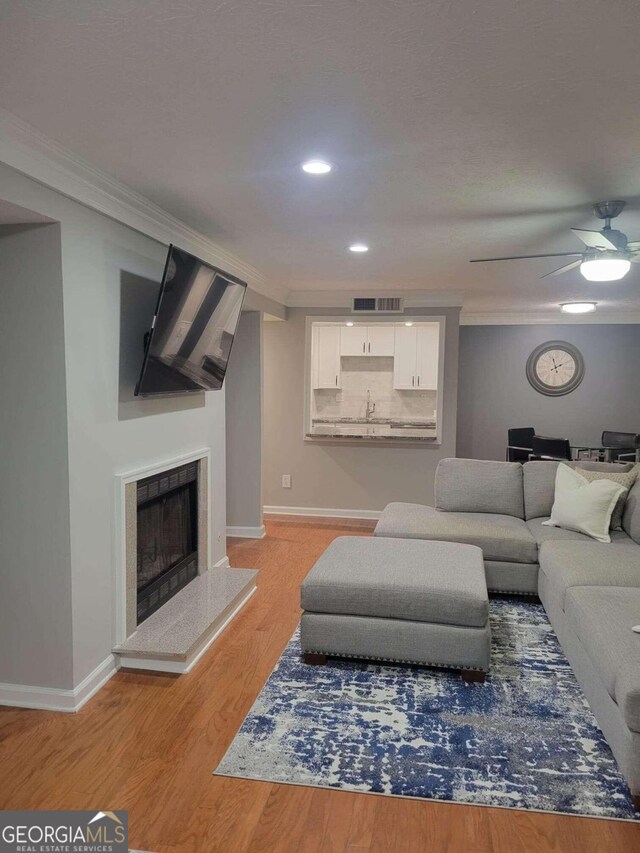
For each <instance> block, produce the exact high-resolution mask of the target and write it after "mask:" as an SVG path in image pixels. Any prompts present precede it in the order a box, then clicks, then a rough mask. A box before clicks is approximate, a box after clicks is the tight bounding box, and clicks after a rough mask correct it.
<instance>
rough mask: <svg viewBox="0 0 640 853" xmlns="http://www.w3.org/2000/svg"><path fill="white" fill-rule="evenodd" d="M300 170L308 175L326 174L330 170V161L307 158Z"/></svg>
mask: <svg viewBox="0 0 640 853" xmlns="http://www.w3.org/2000/svg"><path fill="white" fill-rule="evenodd" d="M302 171H303V172H306V173H307V174H308V175H326V174H327V172H330V171H331V163H327V162H325V161H324V160H307V162H306V163H303V164H302Z"/></svg>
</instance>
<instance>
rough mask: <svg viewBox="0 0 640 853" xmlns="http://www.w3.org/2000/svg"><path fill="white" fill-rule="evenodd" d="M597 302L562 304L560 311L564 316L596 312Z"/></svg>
mask: <svg viewBox="0 0 640 853" xmlns="http://www.w3.org/2000/svg"><path fill="white" fill-rule="evenodd" d="M597 304H598V303H597V302H563V303H562V305H561V306H560V310H561V311H564V313H565V314H589V313H590V312H591V311H595V310H596V305H597Z"/></svg>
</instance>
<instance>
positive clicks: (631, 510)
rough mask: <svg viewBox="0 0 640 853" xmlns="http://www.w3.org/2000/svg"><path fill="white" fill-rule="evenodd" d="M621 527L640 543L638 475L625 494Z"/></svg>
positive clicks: (639, 481)
mask: <svg viewBox="0 0 640 853" xmlns="http://www.w3.org/2000/svg"><path fill="white" fill-rule="evenodd" d="M622 529H623V530H624V532H625V533H626V534H627V535H628V536H630V537H631V538H632V539H633V541H634V542H637V543H638V544H639V545H640V477H639V478H638V479H636V482H635V485H634V486H633V488H632V489H631V491H630V492H629V494H628V496H627V503H626V504H625V507H624V513H623V514H622Z"/></svg>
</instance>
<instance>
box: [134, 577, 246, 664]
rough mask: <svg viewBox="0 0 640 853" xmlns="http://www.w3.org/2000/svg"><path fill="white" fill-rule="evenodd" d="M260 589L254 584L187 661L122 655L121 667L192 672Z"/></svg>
mask: <svg viewBox="0 0 640 853" xmlns="http://www.w3.org/2000/svg"><path fill="white" fill-rule="evenodd" d="M257 588H258V587H257V586H256V585H255V584H254V586H252V587H251V589H250V590H249V592H248V593H247V594H246V595H245V596H244V597H243V599H242V600H241V601H240V602H239V603H238V605H237V606H236V607H234V609H233V610H232V612H231V613H230V614H229V615H228V616H227V618H226V619H225V620H224V622H222V623H221V624H220V625H218V627H217V628H216V629H215V631H214V632H213V634H211V635H210V636H208V637H205V638H204V639H203V641H202V645H201V647H200V648H198V649H196V650H195V651H194V652H193V656H192V657H191V658H190V659H189V660H186V661H177V660H167V659H166V658H165V659H163V658H141V657H127V655H120V666H122V667H126V668H128V669H144V670H147V671H149V672H170V673H174V674H175V675H184V674H185V673H187V672H191V670H192V669H193V667H194V666H195V665H196V664H197V663H198V661H199V660H200V658H201V657H202V655H203V654H204V653H205V652H206V651H207V650H208V649H209V647H210V646H211V645H212V644H213V643H214V642H215V640H217V638H218V637H219V636H220V634H221V633H222V632H223V631H224V629H225V628H226V627H227V625H228V624H229V623H230V622H231V621H232V620H233V619H234V618H235V616H237V614H238V613H239V612H240V610H242V608H243V607H244V606H245V604H246V603H247V601H249V599H250V598H251V596H252V595H253V594H254V592H255V591H256V589H257Z"/></svg>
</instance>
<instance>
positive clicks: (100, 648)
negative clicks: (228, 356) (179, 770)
mask: <svg viewBox="0 0 640 853" xmlns="http://www.w3.org/2000/svg"><path fill="white" fill-rule="evenodd" d="M0 186H1V187H2V197H3V198H5V199H6V200H8V201H10V202H11V203H13V204H18V205H20V206H21V207H25V208H27V209H29V210H35V211H38V212H39V213H41V214H43V215H45V216H48V217H50V218H51V219H54V220H56V221H59V222H60V223H61V234H62V289H63V306H64V358H65V364H66V391H67V421H68V454H69V510H70V546H71V586H72V588H71V593H70V595H69V597H68V599H67V600H66V602H65V607H64V608H61V610H60V612H59V613H58V615H57V618H58V619H59V620H60V621H61V622H64V623H65V626H66V630H70V625H69V622H68V621H67V614H68V608H69V607H71V608H72V625H73V686H75V685H77V684H79V683H80V682H81V681H82V680H83V679H84V678H85V677H86V676H87V675H88V674H90V673H91V672H92V671H93V670H94V669H95V668H96V667H97V666H99V665H100V664H102V663H103V662H104V661H105V660H106V659H107V658H109V657H110V653H111V648H112V646H113V643H114V627H115V615H114V610H115V589H114V585H115V566H116V555H117V549H118V548H119V544H120V543H119V541H118V539H117V530H116V484H117V482H118V481H117V479H116V475H119V474H123V473H126V472H128V471H131V470H137V469H139V468H141V467H144V466H151V465H154V464H156V463H158V462H162V461H167V460H170V459H173V458H175V457H178V456H180V455H184V454H186V453H190V452H193V451H197V450H200V449H201V448H205V447H210V448H211V472H210V477H211V480H210V485H211V492H210V494H211V525H210V530H209V538H210V541H211V543H212V545H211V548H212V562H214V563H215V562H217V561H218V560H221V559H223V558H224V555H225V532H226V488H225V400H224V391H215V392H210V393H208V394H198V395H193V396H189V397H184V396H182V397H173V398H166V399H165V398H163V399H156V400H140V399H135V400H134V399H133V398H132V394H131V391H132V386H133V382H134V381H135V376H136V374H137V371H138V370H139V367H140V362H141V358H142V331H143V328H144V326H146V325H147V323H148V321H145V316H146V312H145V311H142V310H138V309H137V308H136V307H135V306H136V304H137V302H138V299H141V300H143V301H144V300H148V301H149V302H151V303H152V302H153V293H156V292H157V287H158V282H159V281H160V278H161V276H162V269H163V264H164V259H165V256H166V251H167V247H166V246H165V245H162V244H160V243H157V242H156V241H154V240H151V239H149V238H147V237H145V236H143V235H141V234H139V233H137V232H135V231H132V230H131V229H130V228H126V227H125V226H123V225H120V224H118V223H116V222H113V221H112V220H110V219H107V218H106V217H104V216H101V215H100V214H97V213H94V212H93V211H91V210H88V209H86V208H84V207H82V206H81V205H79V204H77V203H75V202H73V201H71V200H70V199H68V198H65V197H64V196H62V195H60V194H58V193H56V192H54V191H52V190H49V189H47V188H45V187H43V186H41V185H40V184H37V183H36V182H35V181H32V180H30V179H28V178H26V177H24V176H23V175H20V174H19V173H17V172H15V171H14V170H12V169H9V168H8V167H6V166H1V165H0ZM185 248H187V249H189V248H190V247H189V246H186V247H185ZM61 336H62V329H61V328H58V329H57V334H56V341H57V346H58V347H59V346H60V343H61V340H62V337H61ZM34 410H35V405H34ZM32 413H33V412H32ZM43 432H44V433H45V434H47V435H48V430H47V428H46V427H43ZM66 529H67V535H69V525H67V528H66ZM47 606H48V607H51V606H52V605H51V603H50V602H49V603H48V604H47ZM29 631H30V626H29V624H28V623H25V624H24V625H23V626H22V632H21V634H20V635H19V637H20V638H24V637H28V635H29ZM21 641H22V640H21ZM56 686H59V687H69V686H72V685H70V684H69V683H67V679H66V678H65V683H64V684H62V683H59V684H57V685H56Z"/></svg>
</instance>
